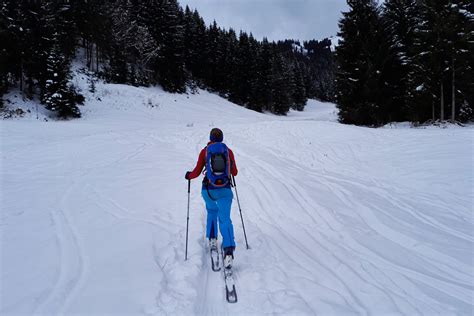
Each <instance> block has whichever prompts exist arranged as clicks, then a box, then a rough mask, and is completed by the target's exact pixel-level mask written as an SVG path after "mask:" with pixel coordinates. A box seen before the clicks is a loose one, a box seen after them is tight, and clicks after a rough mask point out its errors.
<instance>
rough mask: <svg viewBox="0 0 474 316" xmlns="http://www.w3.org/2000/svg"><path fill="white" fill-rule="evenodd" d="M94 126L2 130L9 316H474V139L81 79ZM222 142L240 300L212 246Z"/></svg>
mask: <svg viewBox="0 0 474 316" xmlns="http://www.w3.org/2000/svg"><path fill="white" fill-rule="evenodd" d="M75 80H76V84H77V86H78V87H80V88H81V89H82V92H83V93H84V94H85V96H86V100H87V102H86V104H87V105H85V106H84V107H81V112H82V113H83V117H82V118H81V119H77V120H72V121H48V122H45V121H44V120H43V119H44V118H45V116H44V115H45V113H39V117H40V119H39V120H37V119H36V113H35V110H34V106H35V105H34V103H25V104H24V105H22V106H24V107H25V110H26V109H27V108H29V109H30V110H31V113H27V115H26V116H25V117H24V118H18V119H11V120H0V128H1V136H0V137H1V138H0V141H1V152H2V154H1V155H2V158H1V177H0V178H1V188H2V189H1V191H0V192H1V196H0V197H1V200H2V202H1V205H2V216H1V227H2V229H1V234H2V238H1V249H2V254H1V263H2V264H1V267H2V268H1V279H0V283H1V289H2V290H1V294H0V296H1V297H0V302H1V303H0V304H1V305H0V313H1V314H2V315H30V314H40V315H56V314H68V315H105V314H108V315H137V314H145V315H192V314H195V315H198V314H205V315H225V314H230V315H234V314H241V315H255V314H264V313H267V314H291V315H298V314H300V315H303V314H320V315H321V314H322V315H334V314H344V315H346V314H378V315H380V314H385V315H386V314H407V315H418V314H427V315H434V314H440V315H470V314H472V312H473V295H474V287H473V280H474V271H473V245H474V236H473V229H474V219H473V213H472V212H473V202H474V200H473V199H474V194H473V190H472V188H473V185H474V183H473V176H474V173H473V165H472V159H473V136H474V135H473V128H472V127H467V128H456V127H449V128H445V129H442V128H426V129H414V128H396V129H390V128H383V129H369V128H362V127H355V126H349V125H342V124H339V123H337V120H336V114H335V113H336V112H335V111H336V110H335V107H334V105H332V104H327V103H320V102H318V101H315V100H310V101H309V104H308V105H307V107H306V110H305V111H304V112H290V113H289V115H288V116H287V117H283V116H275V115H272V114H260V113H256V112H252V111H248V110H246V109H244V108H242V107H240V106H237V105H235V104H232V103H229V102H228V101H226V100H224V99H222V98H220V97H218V96H216V95H213V94H210V93H208V92H205V91H199V93H198V94H189V95H186V94H169V93H165V92H163V91H162V90H161V89H159V88H135V87H130V86H124V85H110V84H103V83H101V82H98V83H97V85H96V90H97V91H96V93H95V94H91V93H90V92H88V90H87V77H86V76H85V75H82V76H81V75H76V78H75ZM212 127H220V128H221V129H222V130H223V131H224V141H225V142H226V143H227V144H228V145H229V147H230V148H232V149H233V151H234V152H235V155H236V162H237V165H238V167H239V175H238V176H237V178H236V180H237V188H238V190H239V191H238V193H239V198H240V202H241V206H242V212H243V216H244V220H245V227H246V229H247V235H248V240H249V244H250V247H251V249H250V250H246V249H245V242H244V236H243V233H242V227H241V221H240V217H239V212H238V208H237V201H234V203H233V213H232V218H233V222H234V225H235V233H236V238H237V240H236V241H237V243H238V248H237V250H236V259H235V273H236V284H237V291H238V295H239V302H238V303H237V304H234V305H230V304H227V303H226V302H225V298H224V289H223V281H222V276H221V274H220V273H216V272H212V271H211V269H210V263H209V260H208V255H207V252H206V251H207V248H206V246H207V243H206V240H205V239H204V227H205V226H204V225H205V208H204V204H203V201H202V198H201V196H200V181H193V182H192V190H191V210H190V231H189V253H188V257H189V259H188V261H184V249H185V234H186V206H187V182H186V180H184V174H185V171H187V170H190V169H192V168H193V167H194V164H195V163H196V159H197V156H198V153H199V151H200V149H201V148H202V147H203V146H205V145H206V142H207V140H208V133H209V130H210V129H211V128H212Z"/></svg>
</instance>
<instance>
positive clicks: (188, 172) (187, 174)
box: [184, 171, 191, 180]
mask: <svg viewBox="0 0 474 316" xmlns="http://www.w3.org/2000/svg"><path fill="white" fill-rule="evenodd" d="M190 174H191V171H186V175H185V176H184V178H185V179H186V180H190V179H189V175H190Z"/></svg>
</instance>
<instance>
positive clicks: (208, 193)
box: [205, 178, 217, 201]
mask: <svg viewBox="0 0 474 316" xmlns="http://www.w3.org/2000/svg"><path fill="white" fill-rule="evenodd" d="M205 181H206V183H205V186H206V191H207V195H208V196H209V198H210V199H211V200H213V201H217V200H216V199H215V198H213V197H212V196H211V192H209V179H207V178H206V180H205Z"/></svg>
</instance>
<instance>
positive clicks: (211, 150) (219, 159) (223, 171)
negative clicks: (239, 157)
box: [206, 142, 231, 188]
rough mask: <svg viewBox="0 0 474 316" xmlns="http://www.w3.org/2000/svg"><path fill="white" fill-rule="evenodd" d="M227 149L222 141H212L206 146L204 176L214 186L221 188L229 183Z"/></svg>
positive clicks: (229, 162) (229, 173)
mask: <svg viewBox="0 0 474 316" xmlns="http://www.w3.org/2000/svg"><path fill="white" fill-rule="evenodd" d="M230 164H231V161H230V157H229V149H228V148H227V145H226V144H224V143H221V142H219V143H212V144H209V145H207V148H206V178H207V180H208V184H209V185H210V186H211V187H214V188H222V187H225V186H227V185H228V184H229V183H230V175H231V172H230Z"/></svg>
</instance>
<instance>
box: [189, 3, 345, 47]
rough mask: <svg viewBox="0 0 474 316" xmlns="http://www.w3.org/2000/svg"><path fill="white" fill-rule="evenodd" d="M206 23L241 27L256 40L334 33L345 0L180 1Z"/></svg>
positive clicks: (301, 37) (302, 37) (315, 37)
mask: <svg viewBox="0 0 474 316" xmlns="http://www.w3.org/2000/svg"><path fill="white" fill-rule="evenodd" d="M180 4H181V5H182V6H183V7H185V6H186V5H188V6H189V7H190V8H191V9H194V8H196V9H197V10H198V12H199V14H200V15H201V16H202V17H203V18H204V21H205V22H206V23H207V24H210V23H212V21H213V20H216V22H217V24H218V25H219V26H221V27H224V28H226V29H228V28H230V27H232V28H233V29H235V30H236V31H239V30H244V31H246V32H248V33H250V32H251V33H252V34H253V35H254V36H255V37H256V38H257V39H260V40H261V39H262V38H263V37H264V36H266V37H267V38H268V39H270V40H279V39H286V38H293V39H300V40H309V39H313V38H314V39H323V38H325V37H329V36H333V35H336V33H337V31H338V21H339V19H340V18H341V17H342V14H341V11H347V10H348V6H347V4H346V1H345V0H180Z"/></svg>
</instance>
